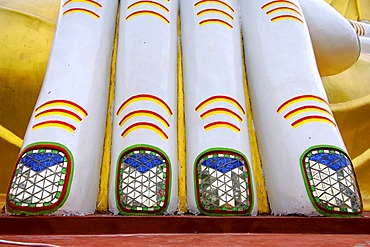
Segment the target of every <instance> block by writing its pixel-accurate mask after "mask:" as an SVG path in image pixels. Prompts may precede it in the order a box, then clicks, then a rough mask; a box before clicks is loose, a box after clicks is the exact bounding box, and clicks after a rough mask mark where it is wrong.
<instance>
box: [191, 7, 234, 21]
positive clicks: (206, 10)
mask: <svg viewBox="0 0 370 247" xmlns="http://www.w3.org/2000/svg"><path fill="white" fill-rule="evenodd" d="M208 11H215V12H219V13H222V14H224V15H227V16H228V17H230V19H232V20H234V17H233V16H232V15H230V14H229V13H227V12H225V11H223V10H220V9H203V10H202V11H199V12H198V14H197V15H200V14H203V13H205V12H208Z"/></svg>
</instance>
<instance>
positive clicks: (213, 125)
mask: <svg viewBox="0 0 370 247" xmlns="http://www.w3.org/2000/svg"><path fill="white" fill-rule="evenodd" d="M214 128H228V129H232V130H233V131H235V132H240V128H238V127H237V126H235V125H234V124H232V123H229V122H224V121H217V122H212V123H209V124H207V125H205V126H204V129H205V130H206V131H208V130H211V129H214Z"/></svg>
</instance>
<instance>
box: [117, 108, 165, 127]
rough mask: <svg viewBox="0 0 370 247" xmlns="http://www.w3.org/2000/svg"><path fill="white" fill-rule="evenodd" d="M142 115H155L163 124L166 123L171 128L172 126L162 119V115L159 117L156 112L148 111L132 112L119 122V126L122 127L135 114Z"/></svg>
mask: <svg viewBox="0 0 370 247" xmlns="http://www.w3.org/2000/svg"><path fill="white" fill-rule="evenodd" d="M140 113H144V114H149V115H154V116H156V117H158V118H160V119H161V120H162V121H163V122H165V123H166V125H167V126H170V124H169V123H168V122H167V120H166V119H165V118H164V117H162V116H161V115H159V114H158V113H156V112H154V111H148V110H137V111H132V112H130V113H128V114H127V115H125V116H124V117H123V118H122V119H121V121H120V122H119V125H121V124H122V123H123V122H124V121H125V120H126V119H128V118H129V117H130V116H132V115H135V114H140Z"/></svg>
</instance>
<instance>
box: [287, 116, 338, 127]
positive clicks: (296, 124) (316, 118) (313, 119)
mask: <svg viewBox="0 0 370 247" xmlns="http://www.w3.org/2000/svg"><path fill="white" fill-rule="evenodd" d="M310 122H326V123H329V124H332V125H333V126H335V127H337V125H336V124H335V123H334V122H333V121H332V120H331V119H329V118H327V117H323V116H308V117H303V118H301V119H298V120H297V121H295V122H293V123H292V127H293V128H298V127H300V126H302V125H304V124H307V123H310Z"/></svg>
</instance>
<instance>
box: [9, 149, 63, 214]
mask: <svg viewBox="0 0 370 247" xmlns="http://www.w3.org/2000/svg"><path fill="white" fill-rule="evenodd" d="M69 171H70V168H69V159H68V156H67V154H66V153H65V152H62V150H59V149H54V148H41V149H32V150H29V151H26V152H25V153H23V155H22V156H21V158H20V160H19V161H18V164H17V166H16V170H15V173H14V176H13V178H12V180H11V185H10V188H9V192H8V206H10V207H11V208H13V209H16V210H24V211H30V212H38V211H43V210H52V209H53V208H55V207H56V206H57V205H58V204H59V203H60V202H61V201H62V200H63V199H64V198H63V197H64V195H65V193H66V190H67V187H68V180H69V179H68V178H69Z"/></svg>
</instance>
